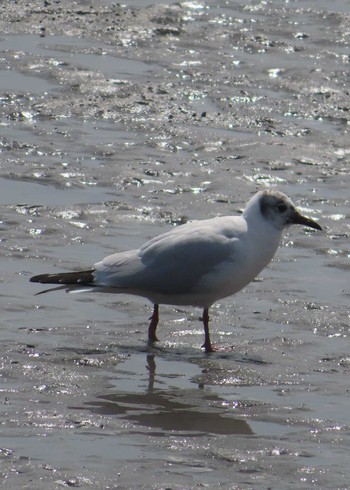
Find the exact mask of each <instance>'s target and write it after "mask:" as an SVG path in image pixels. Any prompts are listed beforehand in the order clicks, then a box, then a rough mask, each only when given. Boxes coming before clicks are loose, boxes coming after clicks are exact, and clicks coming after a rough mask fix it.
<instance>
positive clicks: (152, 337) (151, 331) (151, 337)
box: [148, 305, 159, 342]
mask: <svg viewBox="0 0 350 490" xmlns="http://www.w3.org/2000/svg"><path fill="white" fill-rule="evenodd" d="M150 320H151V323H150V324H149V327H148V341H149V342H157V340H158V339H157V336H156V330H157V325H158V321H159V305H154V308H153V313H152V316H151V318H150Z"/></svg>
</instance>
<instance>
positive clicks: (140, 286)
mask: <svg viewBox="0 0 350 490" xmlns="http://www.w3.org/2000/svg"><path fill="white" fill-rule="evenodd" d="M181 228H182V227H181ZM184 228H185V227H184ZM231 254H232V238H228V237H226V236H224V235H220V234H217V233H214V232H211V231H210V230H209V231H208V230H205V233H203V230H201V229H198V230H191V231H190V232H188V230H187V229H185V230H184V232H182V230H181V232H178V231H177V230H173V231H171V232H169V233H165V234H163V235H160V236H159V237H156V238H154V239H153V240H150V241H149V242H147V243H146V244H145V245H144V246H143V247H141V249H140V250H133V251H130V252H123V253H119V254H114V255H111V256H109V257H106V259H104V260H103V261H102V262H99V263H97V264H95V267H96V273H95V274H96V279H97V281H96V282H98V283H100V284H101V283H104V285H106V286H111V287H117V288H122V289H124V290H127V289H130V290H138V291H149V292H157V293H162V294H169V295H177V294H188V293H191V292H193V291H194V290H195V289H196V288H198V284H199V283H200V281H201V280H202V278H203V277H204V276H206V275H208V274H210V273H211V272H212V271H213V270H214V269H215V268H216V267H217V266H219V265H220V264H222V263H223V262H225V260H227V259H228V258H229V257H230V256H231Z"/></svg>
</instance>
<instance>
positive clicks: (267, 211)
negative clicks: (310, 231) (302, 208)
mask: <svg viewBox="0 0 350 490" xmlns="http://www.w3.org/2000/svg"><path fill="white" fill-rule="evenodd" d="M257 213H258V214H260V215H261V216H262V217H263V218H264V219H265V220H267V221H268V222H269V223H270V224H271V225H272V226H273V227H274V228H276V229H277V230H279V231H282V230H283V229H284V228H286V227H287V226H290V225H304V226H309V227H310V228H314V229H315V230H322V228H321V227H320V225H319V224H318V223H316V221H313V220H312V219H310V218H306V217H305V216H303V215H302V214H300V213H299V211H298V210H297V209H296V208H295V206H294V204H293V203H292V201H291V200H290V199H289V198H288V197H287V196H286V195H285V194H283V193H282V192H278V191H275V190H264V191H260V192H258V193H257V194H255V195H254V196H253V197H252V198H251V199H250V201H249V202H248V204H247V206H246V208H245V210H244V212H243V216H244V217H245V219H246V220H247V221H249V217H250V216H251V217H252V216H253V215H255V216H256V214H257Z"/></svg>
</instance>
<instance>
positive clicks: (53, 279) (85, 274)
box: [29, 269, 95, 285]
mask: <svg viewBox="0 0 350 490" xmlns="http://www.w3.org/2000/svg"><path fill="white" fill-rule="evenodd" d="M94 272H95V271H94V270H93V269H91V270H86V271H77V272H62V273H59V274H39V275H38V276H33V277H31V278H30V279H29V281H30V282H39V283H40V284H80V285H91V284H93V282H94Z"/></svg>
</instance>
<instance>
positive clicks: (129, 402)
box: [85, 354, 253, 435]
mask: <svg viewBox="0 0 350 490" xmlns="http://www.w3.org/2000/svg"><path fill="white" fill-rule="evenodd" d="M146 367H147V371H148V386H147V389H146V391H145V392H135V391H130V392H125V391H123V392H119V393H116V392H114V393H106V394H101V395H98V396H97V397H96V399H95V400H94V401H90V402H86V403H85V408H86V409H88V410H90V411H92V412H94V413H98V414H101V415H110V416H113V415H117V416H120V417H122V418H123V419H126V420H129V421H131V422H133V423H135V424H137V425H138V426H146V427H150V428H153V429H158V430H161V431H165V432H168V431H172V432H173V431H177V432H181V433H183V432H186V433H187V434H188V433H189V434H196V435H198V433H202V434H203V435H205V434H208V433H211V434H252V433H253V432H252V430H251V428H250V426H249V425H248V423H247V422H246V421H244V420H240V419H235V418H233V417H232V416H230V415H227V414H226V415H225V414H223V413H221V412H220V411H219V409H218V408H215V407H214V406H213V405H219V406H220V405H222V402H223V401H224V400H223V399H221V398H220V397H219V396H218V395H217V394H215V393H212V392H207V391H205V390H203V389H197V390H193V389H190V390H188V389H187V390H186V389H180V388H172V387H169V386H168V389H158V388H155V387H154V385H155V381H156V379H157V373H156V358H155V355H154V354H147V366H146ZM217 402H218V403H217Z"/></svg>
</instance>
